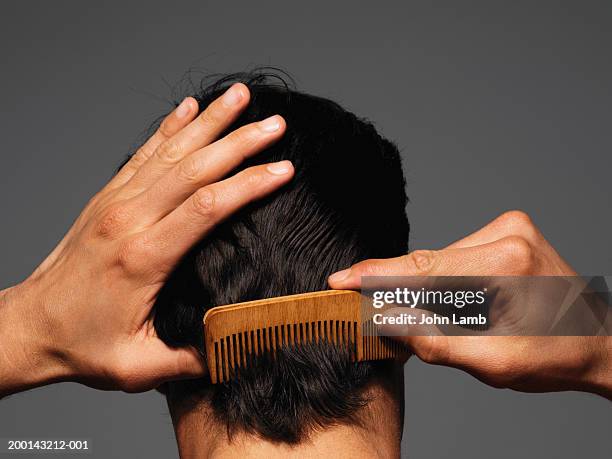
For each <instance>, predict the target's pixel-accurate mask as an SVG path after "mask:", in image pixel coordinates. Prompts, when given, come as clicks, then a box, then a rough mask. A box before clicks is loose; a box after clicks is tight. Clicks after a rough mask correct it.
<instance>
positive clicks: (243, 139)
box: [229, 125, 261, 146]
mask: <svg viewBox="0 0 612 459" xmlns="http://www.w3.org/2000/svg"><path fill="white" fill-rule="evenodd" d="M229 137H230V140H231V142H232V143H235V144H237V145H243V146H251V145H253V144H254V143H256V142H257V140H258V139H259V138H260V137H261V133H260V130H259V129H258V128H257V127H255V126H254V125H248V126H243V127H241V128H240V129H237V130H235V131H234V132H232V133H231V134H230V136H229Z"/></svg>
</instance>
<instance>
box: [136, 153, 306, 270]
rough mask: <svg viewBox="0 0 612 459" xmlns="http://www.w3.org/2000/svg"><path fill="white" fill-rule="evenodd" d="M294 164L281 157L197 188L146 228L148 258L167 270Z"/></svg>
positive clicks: (287, 176) (286, 177) (277, 184)
mask: <svg viewBox="0 0 612 459" xmlns="http://www.w3.org/2000/svg"><path fill="white" fill-rule="evenodd" d="M293 173H294V169H293V165H292V164H291V162H289V161H280V162H278V163H271V164H267V165H261V166H254V167H250V168H248V169H245V170H243V171H241V172H239V173H238V174H236V175H234V176H232V177H230V178H228V179H225V180H223V181H221V182H217V183H214V184H212V185H208V186H206V187H204V188H200V189H199V190H198V191H196V192H195V193H194V194H193V195H192V196H191V197H190V198H189V199H187V200H186V201H185V202H184V203H183V204H181V205H180V206H179V207H178V208H177V209H176V210H174V211H173V212H171V213H170V214H168V215H167V216H166V217H164V218H163V219H162V220H161V221H159V222H158V223H157V224H155V225H153V227H151V228H150V229H149V230H148V231H146V232H145V238H146V241H147V242H146V245H147V246H148V247H150V249H149V251H148V256H149V257H150V258H149V259H150V260H151V261H150V262H151V263H153V264H154V265H158V266H164V267H166V268H165V269H166V271H167V272H164V273H162V274H167V273H168V272H170V270H171V269H172V268H173V267H174V265H175V264H176V263H178V261H179V260H180V259H181V258H182V256H183V255H184V254H185V253H186V252H187V251H188V250H189V249H190V248H191V247H192V246H193V245H194V244H196V243H197V242H198V241H200V240H201V239H202V237H203V236H205V235H206V234H207V233H208V232H209V231H211V230H212V229H213V228H214V227H215V226H216V225H217V224H219V223H220V222H222V221H223V220H225V219H226V218H227V217H228V216H230V215H231V214H232V213H234V212H236V211H237V210H238V209H240V208H241V207H243V206H245V205H247V204H248V203H250V202H253V201H255V200H257V199H260V198H262V197H264V196H266V195H268V194H270V193H272V192H273V191H275V190H277V189H278V188H280V187H281V186H282V185H284V184H285V183H287V182H288V181H289V180H290V179H291V177H293Z"/></svg>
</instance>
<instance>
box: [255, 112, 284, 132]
mask: <svg viewBox="0 0 612 459" xmlns="http://www.w3.org/2000/svg"><path fill="white" fill-rule="evenodd" d="M259 126H260V127H261V130H262V131H264V132H274V131H278V130H279V129H280V121H279V119H278V116H276V115H274V116H271V117H270V118H267V119H265V120H263V121H261V122H260V123H259Z"/></svg>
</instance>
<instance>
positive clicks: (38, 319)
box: [0, 281, 68, 397]
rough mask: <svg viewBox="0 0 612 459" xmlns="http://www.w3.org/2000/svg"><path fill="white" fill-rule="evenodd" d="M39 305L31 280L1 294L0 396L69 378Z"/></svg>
mask: <svg viewBox="0 0 612 459" xmlns="http://www.w3.org/2000/svg"><path fill="white" fill-rule="evenodd" d="M40 302H41V296H40V295H37V294H36V293H35V286H34V285H33V283H31V282H30V281H25V282H23V283H22V284H19V285H16V286H14V287H10V288H8V289H6V290H2V291H0V316H1V317H2V321H0V397H1V396H4V395H8V394H11V393H15V392H20V391H23V390H27V389H30V388H33V387H37V386H43V385H45V384H49V383H52V382H58V381H62V380H66V379H67V377H68V371H67V366H66V365H65V364H64V363H63V362H62V358H61V354H60V353H59V352H58V351H57V349H55V347H54V345H53V344H54V343H52V342H51V340H50V335H49V333H48V332H47V331H46V330H45V329H44V327H43V325H44V322H45V321H44V318H43V317H42V310H44V307H43V305H42V304H41V303H40Z"/></svg>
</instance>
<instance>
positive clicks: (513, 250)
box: [328, 236, 534, 289]
mask: <svg viewBox="0 0 612 459" xmlns="http://www.w3.org/2000/svg"><path fill="white" fill-rule="evenodd" d="M533 257H534V255H533V250H532V248H531V246H530V245H529V243H528V242H527V241H526V240H525V239H522V238H520V237H517V236H511V237H507V238H503V239H500V240H498V241H494V242H491V243H488V244H483V245H478V246H475V247H465V248H457V249H444V250H437V251H436V250H416V251H414V252H411V253H409V254H407V255H403V256H401V257H397V258H390V259H372V260H365V261H362V262H359V263H357V264H355V265H353V266H352V267H350V268H348V269H346V270H343V271H340V272H337V273H335V274H333V275H331V276H330V277H329V280H328V281H329V285H330V287H331V288H334V289H358V288H361V278H362V276H381V277H382V276H496V275H498V276H512V275H522V274H528V273H529V270H530V269H532V266H533V261H534V259H533Z"/></svg>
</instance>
